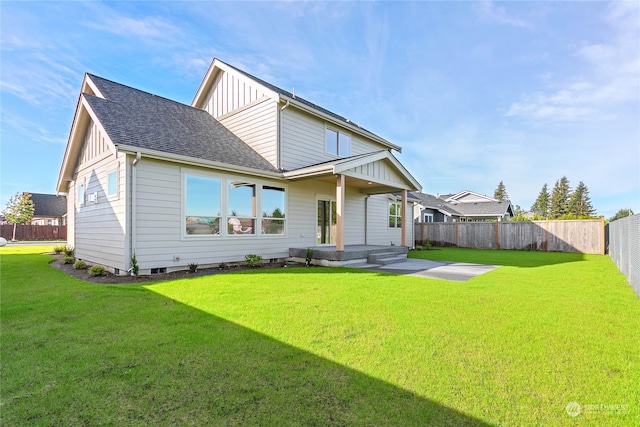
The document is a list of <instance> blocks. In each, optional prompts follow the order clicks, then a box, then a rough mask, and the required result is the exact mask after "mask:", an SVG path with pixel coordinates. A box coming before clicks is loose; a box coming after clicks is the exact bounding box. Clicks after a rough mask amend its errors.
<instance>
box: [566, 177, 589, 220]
mask: <svg viewBox="0 0 640 427" xmlns="http://www.w3.org/2000/svg"><path fill="white" fill-rule="evenodd" d="M569 214H570V215H573V216H575V217H577V218H583V217H593V216H595V214H596V210H595V209H594V208H593V206H592V205H591V198H590V197H589V189H588V188H587V186H586V185H585V184H584V182H582V181H580V183H579V184H578V186H577V187H576V189H575V190H574V191H573V194H572V195H571V198H570V199H569Z"/></svg>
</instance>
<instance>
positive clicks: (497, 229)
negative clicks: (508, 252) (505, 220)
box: [496, 221, 500, 249]
mask: <svg viewBox="0 0 640 427" xmlns="http://www.w3.org/2000/svg"><path fill="white" fill-rule="evenodd" d="M496 249H500V221H496Z"/></svg>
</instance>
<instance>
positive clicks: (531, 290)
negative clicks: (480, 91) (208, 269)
mask: <svg viewBox="0 0 640 427" xmlns="http://www.w3.org/2000/svg"><path fill="white" fill-rule="evenodd" d="M45 249H46V248H33V247H8V248H7V247H5V248H2V249H0V261H1V272H0V273H1V276H0V278H1V310H2V311H1V321H2V324H1V327H2V330H1V335H2V336H1V338H2V339H1V348H0V350H1V353H0V355H1V362H2V383H1V389H0V414H1V417H2V418H1V420H0V424H2V425H6V426H14V425H15V426H23V425H30V426H31V425H34V426H38V425H127V426H130V425H168V424H176V425H278V426H280V425H301V426H309V425H318V426H326V425H390V426H409V425H430V426H431V425H442V426H451V425H474V426H485V425H550V426H551V425H572V426H573V425H598V426H624V425H628V426H635V425H638V420H639V419H640V397H639V396H640V389H639V387H640V386H639V384H640V301H639V300H638V298H637V296H636V295H635V294H634V292H633V290H632V289H631V287H630V286H629V285H628V284H627V283H626V280H625V278H624V276H623V275H622V274H621V273H620V272H618V270H617V269H616V267H615V266H614V264H613V263H612V262H611V260H610V259H609V258H608V257H605V256H598V255H581V254H560V253H532V252H512V251H484V250H468V249H448V248H446V249H445V248H443V249H440V250H434V251H425V252H413V253H411V256H412V257H425V258H429V259H444V260H455V261H465V262H478V263H489V264H500V265H503V266H504V267H501V268H498V269H496V270H494V271H492V272H489V273H486V274H484V275H481V276H478V277H476V278H474V279H471V280H469V281H467V282H451V281H445V280H435V279H424V278H415V277H406V276H395V275H385V274H379V273H375V272H370V271H362V270H353V269H347V268H336V269H323V268H310V269H305V268H296V269H279V270H267V271H245V272H238V273H232V274H218V275H214V276H208V277H200V278H194V279H186V280H175V281H167V282H155V283H144V284H142V283H141V284H135V285H96V284H91V283H87V282H83V281H80V280H77V279H75V278H72V277H69V276H67V275H65V274H64V273H62V272H60V271H58V270H56V269H54V268H52V267H51V266H49V265H48V264H47V263H48V262H49V261H50V260H51V259H52V258H51V257H49V256H47V255H41V254H39V252H42V251H43V250H45ZM571 402H577V403H578V404H579V405H580V406H579V408H580V414H578V415H577V416H575V417H572V416H570V415H568V414H567V411H566V408H567V405H568V404H569V403H571ZM570 408H571V409H573V410H575V409H576V408H577V406H575V405H573V406H570ZM569 412H571V411H569ZM572 414H575V412H572Z"/></svg>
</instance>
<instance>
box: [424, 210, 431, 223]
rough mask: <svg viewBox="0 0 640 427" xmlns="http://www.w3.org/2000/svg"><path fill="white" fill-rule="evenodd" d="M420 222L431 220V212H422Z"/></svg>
mask: <svg viewBox="0 0 640 427" xmlns="http://www.w3.org/2000/svg"><path fill="white" fill-rule="evenodd" d="M422 222H433V214H432V213H427V212H424V213H423V214H422Z"/></svg>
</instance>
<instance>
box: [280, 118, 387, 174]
mask: <svg viewBox="0 0 640 427" xmlns="http://www.w3.org/2000/svg"><path fill="white" fill-rule="evenodd" d="M280 120H281V122H280V132H281V136H280V137H281V144H282V145H281V151H282V154H281V159H282V168H283V169H285V170H293V169H298V168H302V167H306V166H310V165H314V164H318V163H322V162H327V161H331V160H336V159H338V157H337V156H335V155H331V154H328V153H327V152H326V148H325V129H326V128H327V126H328V127H330V128H332V129H338V130H340V131H341V132H343V133H345V134H347V135H349V136H350V137H351V155H352V156H354V155H358V154H365V153H371V152H375V151H379V150H383V149H385V147H384V146H382V145H380V144H377V143H374V142H373V141H368V140H367V139H365V138H363V137H361V136H359V135H355V134H353V133H352V132H351V131H349V130H347V129H344V128H341V127H339V126H335V125H333V124H326V122H325V121H323V120H321V119H318V118H316V117H314V116H312V115H310V114H307V113H305V112H303V111H300V110H298V109H296V108H293V107H289V108H287V109H285V110H284V111H282V113H281V116H280Z"/></svg>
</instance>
